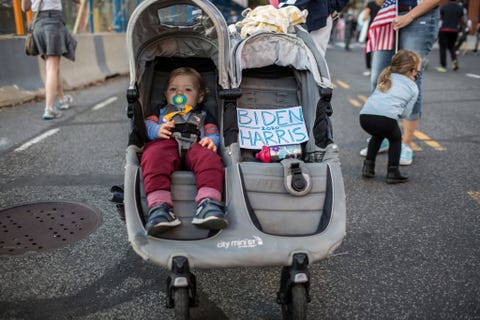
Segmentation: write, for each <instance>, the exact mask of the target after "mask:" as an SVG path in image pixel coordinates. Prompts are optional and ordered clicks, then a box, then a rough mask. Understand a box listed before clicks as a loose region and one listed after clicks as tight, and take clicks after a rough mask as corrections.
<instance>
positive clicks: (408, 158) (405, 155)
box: [400, 143, 413, 166]
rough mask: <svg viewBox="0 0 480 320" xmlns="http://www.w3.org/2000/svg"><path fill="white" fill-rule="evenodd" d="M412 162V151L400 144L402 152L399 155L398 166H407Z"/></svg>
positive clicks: (405, 145)
mask: <svg viewBox="0 0 480 320" xmlns="http://www.w3.org/2000/svg"><path fill="white" fill-rule="evenodd" d="M412 162H413V150H412V148H410V146H408V145H407V144H403V143H402V151H401V153H400V165H401V166H409V165H411V164H412Z"/></svg>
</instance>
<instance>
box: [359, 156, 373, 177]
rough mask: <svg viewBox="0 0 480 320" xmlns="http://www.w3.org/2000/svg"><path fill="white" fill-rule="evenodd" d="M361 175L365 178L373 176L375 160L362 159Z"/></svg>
mask: <svg viewBox="0 0 480 320" xmlns="http://www.w3.org/2000/svg"><path fill="white" fill-rule="evenodd" d="M362 176H364V177H365V178H373V177H375V161H372V160H365V161H363V168H362Z"/></svg>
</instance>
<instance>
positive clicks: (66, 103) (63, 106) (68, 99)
mask: <svg viewBox="0 0 480 320" xmlns="http://www.w3.org/2000/svg"><path fill="white" fill-rule="evenodd" d="M72 103H73V97H72V96H71V95H69V94H66V95H64V96H63V101H59V105H58V109H59V110H67V109H69V108H70V105H71V104H72Z"/></svg>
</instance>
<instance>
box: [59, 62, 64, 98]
mask: <svg viewBox="0 0 480 320" xmlns="http://www.w3.org/2000/svg"><path fill="white" fill-rule="evenodd" d="M61 63H62V60H61V59H60V60H59V61H58V71H57V79H58V81H57V97H58V100H60V101H63V100H64V99H65V95H64V92H63V83H62V78H61V76H60V64H61Z"/></svg>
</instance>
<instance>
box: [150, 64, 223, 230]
mask: <svg viewBox="0 0 480 320" xmlns="http://www.w3.org/2000/svg"><path fill="white" fill-rule="evenodd" d="M205 94H206V88H205V83H204V81H203V79H202V77H201V75H200V74H199V73H198V72H197V71H196V70H194V69H191V68H178V69H175V70H173V71H172V72H171V73H170V75H169V79H168V84H167V91H166V92H165V96H166V98H167V102H168V103H171V104H167V106H164V107H163V108H160V110H159V112H158V114H156V115H152V116H149V117H148V118H147V119H146V121H145V125H146V128H147V135H148V138H149V139H150V140H151V141H149V142H147V143H146V144H145V148H144V152H143V155H142V160H141V166H142V172H143V177H144V184H145V192H146V194H147V202H148V207H149V211H148V216H147V223H146V225H145V229H146V230H147V233H148V234H149V235H151V236H157V235H159V234H161V233H163V232H165V231H166V230H168V229H170V228H172V227H175V226H178V225H179V224H180V220H178V219H177V217H176V216H175V214H174V213H173V209H172V207H173V202H172V196H171V191H170V190H171V188H170V187H171V174H172V173H173V172H174V171H175V170H179V169H181V168H182V164H184V165H185V167H186V168H187V169H189V170H192V171H193V173H194V174H195V180H196V185H197V190H198V192H197V196H196V198H195V201H196V203H197V211H196V214H195V216H194V218H193V220H192V223H193V224H194V225H197V226H199V227H202V228H208V229H223V228H225V227H226V226H227V225H228V222H227V219H226V218H225V212H224V205H223V204H222V203H221V202H220V201H221V198H222V191H223V176H224V170H223V163H222V160H221V158H220V156H219V155H218V154H217V153H216V152H217V148H218V144H219V141H220V136H219V130H218V126H217V124H216V121H215V119H214V118H213V116H212V115H210V114H209V113H208V112H206V111H203V110H201V107H199V106H197V104H199V103H201V102H203V100H204V98H205ZM182 99H183V100H184V101H182ZM179 100H180V101H179ZM177 102H181V106H175V105H172V104H176V103H177Z"/></svg>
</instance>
